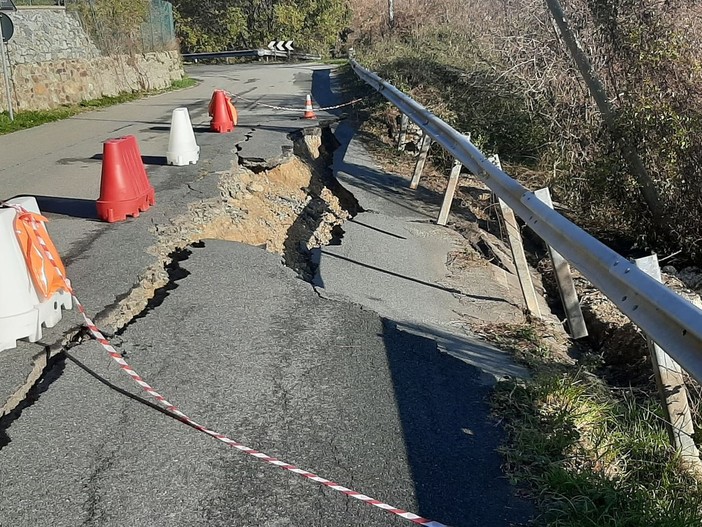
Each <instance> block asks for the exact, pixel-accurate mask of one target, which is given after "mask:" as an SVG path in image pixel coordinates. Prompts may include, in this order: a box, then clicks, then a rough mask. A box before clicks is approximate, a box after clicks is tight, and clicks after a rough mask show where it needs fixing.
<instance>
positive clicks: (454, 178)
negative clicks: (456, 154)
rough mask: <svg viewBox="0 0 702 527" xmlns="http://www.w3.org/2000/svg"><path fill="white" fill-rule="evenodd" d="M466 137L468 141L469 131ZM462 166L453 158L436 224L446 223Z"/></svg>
mask: <svg viewBox="0 0 702 527" xmlns="http://www.w3.org/2000/svg"><path fill="white" fill-rule="evenodd" d="M465 136H466V138H467V139H468V140H469V141H470V133H468V134H465ZM462 168H463V163H461V162H460V161H459V160H458V159H454V161H453V168H452V169H451V174H450V175H449V180H448V184H447V185H446V193H445V194H444V202H443V203H442V204H441V211H439V219H438V220H436V224H437V225H446V221H447V220H448V215H449V212H451V204H452V203H453V196H454V195H455V194H456V187H457V186H458V178H459V176H460V175H461V169H462Z"/></svg>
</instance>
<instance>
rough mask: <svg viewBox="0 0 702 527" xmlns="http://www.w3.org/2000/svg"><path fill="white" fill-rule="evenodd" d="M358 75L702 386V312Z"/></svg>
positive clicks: (403, 99)
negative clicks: (511, 211)
mask: <svg viewBox="0 0 702 527" xmlns="http://www.w3.org/2000/svg"><path fill="white" fill-rule="evenodd" d="M350 63H351V67H352V68H353V70H354V72H355V73H356V75H357V76H358V77H359V78H360V79H361V80H363V81H365V82H366V83H367V84H369V85H370V86H372V87H373V88H375V89H376V90H377V91H378V92H379V93H380V94H381V95H383V97H385V98H386V99H387V100H388V101H390V102H391V103H393V104H394V105H395V106H396V107H397V108H398V109H399V110H400V111H401V112H402V113H404V114H405V115H407V116H408V117H409V118H410V119H411V120H412V121H414V122H415V123H416V124H417V125H418V126H419V127H420V128H421V129H422V130H424V132H425V133H427V134H428V135H429V136H430V137H431V138H432V139H433V140H434V141H436V142H437V143H439V144H440V145H441V146H442V147H443V148H444V149H446V151H448V152H449V153H450V154H451V155H452V156H454V157H455V158H456V159H458V160H459V161H460V162H461V163H463V164H464V165H465V166H466V168H468V170H470V171H471V172H472V173H473V174H474V175H475V176H477V177H479V178H480V179H481V180H482V181H483V182H484V183H485V184H486V185H487V186H488V187H489V188H490V190H492V191H493V192H494V193H495V194H496V195H497V196H498V197H499V198H501V199H502V200H503V201H504V202H505V203H507V205H509V206H510V207H511V208H512V209H513V210H514V212H515V213H516V214H517V215H518V216H519V217H520V218H521V219H522V220H524V222H525V223H526V224H527V225H528V226H529V227H530V228H531V229H532V230H533V231H534V232H536V233H537V234H538V235H539V236H540V237H541V238H542V239H543V240H544V241H545V242H546V243H547V244H548V245H550V246H551V247H553V248H554V249H555V250H557V251H558V252H559V253H560V254H561V255H562V256H563V257H564V258H565V259H566V260H568V262H569V263H570V264H572V265H573V266H575V267H576V268H577V269H578V270H579V271H580V272H581V273H582V274H583V275H584V276H585V277H586V278H587V279H588V280H589V281H590V282H592V284H593V285H594V286H595V287H597V288H598V289H599V290H600V291H601V292H602V293H603V294H604V295H606V296H607V297H608V298H609V299H610V300H611V301H612V302H613V303H614V304H616V306H617V307H618V308H619V309H620V310H621V311H622V313H624V314H625V315H626V316H627V317H629V318H630V319H631V320H632V321H633V322H634V323H635V324H637V325H638V326H639V327H640V328H641V329H642V330H643V331H644V332H645V333H646V334H648V335H649V337H650V338H652V339H653V340H654V341H655V342H657V343H658V345H659V346H660V347H661V348H663V349H664V350H665V351H666V352H667V353H668V354H669V355H670V356H671V357H673V358H674V359H675V360H676V361H677V362H678V363H679V364H680V365H681V366H682V367H683V368H684V369H685V370H686V371H687V372H688V373H689V374H690V375H691V376H692V377H693V378H694V379H695V380H697V381H698V382H702V310H700V309H698V308H697V307H696V306H694V305H693V304H692V303H690V302H688V301H687V300H686V299H684V298H683V297H681V296H680V295H678V294H676V293H675V292H673V291H671V290H670V289H668V288H667V287H666V286H665V285H663V284H661V283H659V282H658V281H656V280H655V279H654V278H652V277H650V276H649V275H647V274H646V273H645V272H643V271H641V270H640V269H638V268H637V267H636V266H635V265H634V264H633V263H632V262H629V261H628V260H627V259H626V258H624V257H623V256H621V255H620V254H618V253H616V252H615V251H613V250H612V249H610V248H609V247H607V246H606V245H604V244H603V243H602V242H600V241H599V240H597V239H596V238H594V237H593V236H591V235H589V234H588V233H586V232H585V231H584V230H582V229H581V228H580V227H578V226H577V225H575V224H574V223H572V222H570V221H569V220H567V219H566V218H565V217H563V216H561V215H560V214H558V213H557V212H555V211H554V210H552V209H551V208H549V207H548V206H547V205H546V204H544V203H543V202H542V201H541V200H539V199H538V198H537V197H536V196H535V195H534V193H533V192H531V191H529V190H528V189H526V188H525V187H523V186H522V185H521V184H520V183H518V182H517V181H515V180H514V179H512V178H511V177H509V176H508V175H507V174H506V173H505V172H503V171H502V170H500V169H499V168H498V167H496V166H495V165H494V164H493V163H492V162H491V161H489V160H488V159H487V157H486V156H485V155H484V154H483V153H482V152H481V151H480V150H478V149H477V148H476V147H475V146H474V145H473V144H472V143H471V142H470V141H469V140H468V139H467V138H466V137H465V136H464V135H462V134H461V133H459V132H458V131H456V130H454V129H453V128H452V127H451V126H449V125H448V124H447V123H446V122H444V121H443V120H441V119H440V118H438V117H436V116H435V115H433V114H432V113H431V112H430V111H429V110H427V109H426V108H425V107H424V106H422V105H421V104H419V103H417V102H416V101H414V100H413V99H411V98H410V97H408V96H407V95H405V94H404V93H402V92H401V91H400V90H398V89H397V88H395V87H394V86H393V85H392V84H390V83H388V82H386V81H384V80H383V79H381V78H380V77H379V76H378V75H376V74H375V73H373V72H371V71H369V70H367V69H365V68H364V67H362V66H361V65H360V64H358V62H356V61H355V60H351V61H350Z"/></svg>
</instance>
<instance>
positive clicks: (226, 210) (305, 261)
mask: <svg viewBox="0 0 702 527" xmlns="http://www.w3.org/2000/svg"><path fill="white" fill-rule="evenodd" d="M249 138H250V135H249V136H247V140H248V139H249ZM290 139H291V140H292V142H293V147H292V148H291V149H289V148H284V149H283V150H284V152H286V151H288V150H289V152H287V153H285V154H284V155H282V156H281V157H280V158H277V159H276V162H270V161H269V162H267V164H266V165H265V167H264V165H261V164H260V163H258V162H256V161H254V162H253V164H252V162H250V161H248V160H246V159H245V158H241V157H239V156H237V157H236V158H235V159H234V161H233V162H232V168H231V170H229V171H225V172H222V173H221V174H220V175H219V192H220V195H219V196H218V197H215V198H207V199H201V200H198V201H194V202H191V203H190V204H189V205H188V208H187V212H186V213H185V214H182V215H180V216H177V217H175V218H174V219H172V220H171V221H170V224H167V225H159V224H157V225H155V226H154V227H153V230H154V231H155V233H156V235H157V243H156V245H154V246H152V247H150V248H148V249H147V252H149V253H150V254H152V255H155V256H156V258H157V259H156V261H155V263H154V264H153V265H151V266H149V267H148V268H147V269H146V270H145V271H144V272H143V274H142V275H141V277H140V279H139V281H138V283H137V284H135V286H134V287H133V288H132V289H131V291H129V292H128V293H125V294H124V295H122V296H121V297H120V298H118V299H117V301H116V302H115V303H113V304H112V305H110V306H108V307H107V308H105V310H103V312H101V313H99V314H98V315H97V316H96V321H97V322H98V324H99V326H100V327H101V329H102V330H103V331H104V332H105V334H107V335H109V336H112V337H113V339H114V340H115V342H114V344H115V346H116V347H117V348H119V340H120V338H119V337H120V335H122V334H123V333H124V332H125V331H126V329H127V328H128V327H130V326H131V325H132V324H134V323H135V322H136V321H138V320H139V319H142V318H144V317H146V316H148V314H149V313H151V312H153V311H154V310H155V309H157V308H158V307H159V306H160V305H161V304H162V303H163V301H164V300H165V298H166V297H167V296H168V295H169V293H170V292H171V291H172V290H174V289H175V288H177V287H178V282H179V281H180V280H183V279H185V278H186V277H187V275H188V274H189V273H188V271H186V270H185V269H183V268H182V267H181V265H180V264H181V262H183V261H184V260H187V258H188V257H189V256H190V254H191V250H192V249H193V248H198V247H204V241H205V240H212V239H213V240H225V241H232V242H241V243H246V244H248V245H254V246H259V247H262V248H264V249H265V250H267V251H269V252H272V253H275V254H279V255H280V256H281V257H282V261H283V263H284V264H285V265H286V266H288V267H290V268H292V269H293V270H294V271H295V272H296V273H297V274H298V276H300V278H302V279H304V280H306V281H311V280H312V278H313V276H314V272H315V269H314V265H313V263H312V259H311V258H310V254H311V253H310V251H311V250H312V249H315V248H319V247H322V246H324V245H327V244H330V243H337V240H338V239H339V238H340V237H341V236H342V235H343V231H342V230H341V225H342V224H343V222H344V221H346V220H347V219H349V218H351V217H353V216H354V215H355V214H356V213H358V212H359V211H360V210H361V209H360V207H359V205H358V202H357V201H356V200H355V198H354V197H353V195H352V194H351V193H349V192H348V191H346V190H345V189H344V188H343V187H342V186H341V185H340V184H339V183H338V181H336V180H335V179H334V177H333V174H332V170H331V163H332V159H333V153H334V150H335V149H336V148H337V147H338V142H337V141H336V138H335V137H334V134H333V132H332V131H331V129H330V128H329V126H328V125H322V126H320V127H311V128H307V129H303V130H300V131H299V132H295V133H293V134H291V135H290ZM90 243H93V241H91V242H90ZM86 335H87V332H86V330H85V329H84V328H83V329H79V328H74V329H72V330H70V331H69V332H67V333H66V334H65V336H64V339H63V343H62V345H60V346H57V348H59V349H58V350H52V351H51V353H49V350H48V349H47V350H46V353H47V361H46V367H45V368H44V371H43V373H42V374H41V376H40V377H39V378H38V379H37V381H36V382H35V383H34V385H33V387H32V388H31V389H29V390H28V391H27V392H26V395H25V396H24V398H23V399H22V400H18V401H16V403H15V406H14V408H13V409H12V410H11V411H9V412H7V413H6V414H5V415H4V416H2V418H0V449H2V447H3V446H5V445H6V444H8V443H9V438H8V436H7V434H6V433H5V432H4V431H5V430H6V429H7V428H9V427H10V426H11V424H12V423H13V422H14V421H16V420H17V419H18V418H20V416H21V414H22V411H23V410H24V409H26V408H28V407H30V406H32V405H33V404H34V403H35V402H36V401H37V400H38V399H39V397H41V395H42V394H43V393H44V392H46V391H47V390H48V388H49V386H50V385H51V383H53V382H54V381H56V380H57V379H58V378H59V377H60V375H61V371H63V364H64V360H65V359H64V358H63V356H62V352H63V351H67V350H70V349H71V348H72V347H74V346H75V345H77V344H79V343H80V342H82V341H83V340H84V338H85V337H86ZM49 354H50V357H48V355H49Z"/></svg>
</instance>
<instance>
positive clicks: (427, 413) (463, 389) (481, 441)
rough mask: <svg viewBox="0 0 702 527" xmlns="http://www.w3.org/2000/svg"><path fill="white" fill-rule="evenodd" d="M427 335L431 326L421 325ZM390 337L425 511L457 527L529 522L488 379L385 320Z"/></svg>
mask: <svg viewBox="0 0 702 527" xmlns="http://www.w3.org/2000/svg"><path fill="white" fill-rule="evenodd" d="M403 326H405V328H409V329H410V330H413V329H416V330H417V331H418V332H420V333H426V332H427V329H426V328H421V327H417V328H413V327H412V326H411V325H405V324H403ZM383 340H384V343H385V348H386V350H387V358H388V364H389V367H390V372H391V376H392V381H393V385H394V389H395V396H396V401H397V407H398V412H399V416H400V421H401V423H402V428H403V433H404V441H405V447H406V451H407V458H408V462H409V466H410V469H411V471H412V477H413V480H414V485H415V492H416V496H417V502H418V507H419V509H418V511H416V512H417V513H418V514H420V515H422V516H424V517H427V518H430V519H433V520H437V521H441V522H442V523H446V524H448V525H451V526H453V527H478V526H480V527H508V526H513V525H521V524H526V522H528V520H529V518H530V517H531V515H532V508H531V505H530V504H529V503H528V502H525V501H523V500H520V499H518V498H516V497H515V495H514V490H515V489H514V488H513V487H512V486H511V485H510V483H509V482H508V481H507V479H506V478H505V476H504V474H503V473H502V469H501V463H502V461H501V458H500V456H499V454H498V453H497V452H496V451H495V449H496V448H497V446H499V445H500V444H501V443H502V441H503V440H504V433H503V431H502V430H501V428H500V427H499V426H498V425H497V423H495V422H494V420H493V419H492V417H491V416H490V407H489V404H488V398H489V395H490V392H491V390H492V388H491V386H490V385H489V384H488V383H486V382H485V374H482V373H481V371H480V370H478V369H477V368H474V367H472V366H470V365H468V364H465V363H464V362H463V361H460V360H458V359H456V358H454V357H452V356H450V355H447V354H445V353H439V352H437V350H436V344H435V341H434V340H433V339H430V338H425V337H423V336H419V335H417V334H414V333H409V332H407V331H400V330H399V329H398V326H397V325H396V324H395V323H394V322H392V321H390V320H387V319H385V320H383Z"/></svg>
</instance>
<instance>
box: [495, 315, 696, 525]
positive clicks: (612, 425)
mask: <svg viewBox="0 0 702 527" xmlns="http://www.w3.org/2000/svg"><path fill="white" fill-rule="evenodd" d="M540 333H541V331H540V329H539V328H538V327H534V326H530V325H516V326H501V327H499V328H497V327H495V328H491V330H490V334H493V335H495V334H496V335H499V338H498V339H497V344H498V345H500V346H501V347H503V348H505V349H507V350H509V351H512V352H514V353H516V354H517V356H519V357H520V358H521V359H522V360H523V361H525V362H526V363H528V364H529V366H530V367H531V369H532V371H533V372H534V378H533V379H532V380H529V381H509V382H503V383H500V384H499V385H498V386H497V388H496V390H495V395H494V398H493V408H494V412H495V414H496V415H498V416H499V417H500V419H501V421H502V424H503V426H504V427H505V429H506V431H507V434H508V438H509V439H508V442H507V443H506V444H505V445H504V446H503V447H502V449H501V452H502V454H503V456H504V458H505V461H506V466H507V470H508V473H509V474H510V476H511V477H512V478H513V479H514V481H515V482H518V483H520V484H523V485H526V486H527V487H528V488H529V489H530V491H531V492H530V494H531V496H532V497H533V498H534V499H535V500H536V502H537V505H538V509H539V511H540V515H539V517H538V518H537V519H536V521H535V523H536V524H537V525H544V526H548V527H566V526H568V527H586V526H587V527H591V526H592V527H594V526H598V527H635V526H647V527H688V526H693V525H702V484H701V483H700V481H699V479H697V478H696V477H695V476H694V475H693V474H691V473H690V472H689V470H687V469H686V468H685V467H684V465H683V463H682V461H681V459H680V457H679V455H678V454H677V453H676V452H675V451H674V450H673V449H672V448H671V446H670V442H669V439H668V435H667V433H666V430H665V427H664V424H663V417H662V413H661V410H660V405H659V402H658V399H657V398H656V397H655V395H653V394H651V393H647V392H646V391H644V390H637V389H634V388H619V389H612V388H611V387H610V386H608V385H607V384H606V383H605V382H604V381H603V380H602V379H601V378H599V377H598V376H597V375H596V368H595V369H593V371H590V368H589V366H588V365H589V364H596V363H597V361H595V360H591V359H592V357H590V356H589V355H587V354H585V355H584V356H583V357H581V358H580V360H578V361H570V363H569V364H566V363H565V362H564V361H559V360H558V359H557V354H554V353H551V352H549V350H548V345H546V344H544V342H542V341H541V339H540V337H539V335H540Z"/></svg>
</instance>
